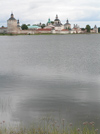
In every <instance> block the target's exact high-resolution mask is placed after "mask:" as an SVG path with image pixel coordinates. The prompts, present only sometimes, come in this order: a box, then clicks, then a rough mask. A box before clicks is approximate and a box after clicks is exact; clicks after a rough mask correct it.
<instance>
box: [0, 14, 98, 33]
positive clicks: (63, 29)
mask: <svg viewBox="0 0 100 134" xmlns="http://www.w3.org/2000/svg"><path fill="white" fill-rule="evenodd" d="M85 32H86V30H81V28H80V27H79V26H78V25H77V24H76V25H75V24H74V27H73V28H72V29H71V24H70V23H69V20H68V19H67V21H66V23H65V24H64V25H63V24H62V23H61V21H60V19H59V18H58V15H56V17H55V19H54V23H51V20H50V18H49V19H48V22H47V25H46V26H45V27H44V28H41V24H40V25H39V26H38V25H33V26H28V29H27V30H22V29H21V27H20V23H19V20H16V19H15V18H14V15H13V13H11V16H10V18H9V19H8V20H7V27H1V28H0V33H11V34H34V33H54V34H56V33H57V34H68V33H85ZM90 32H91V33H98V28H97V26H96V25H95V26H94V28H93V29H92V30H91V31H90Z"/></svg>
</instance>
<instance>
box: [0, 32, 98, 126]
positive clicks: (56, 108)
mask: <svg viewBox="0 0 100 134" xmlns="http://www.w3.org/2000/svg"><path fill="white" fill-rule="evenodd" d="M46 115H52V116H54V117H55V118H56V119H57V118H65V119H66V120H67V121H68V122H73V123H74V122H82V121H94V122H95V123H96V125H98V124H99V123H100V35H99V34H91V35H80V34H79V35H38V36H35V35H34V36H28V35H27V36H0V121H3V120H5V121H6V122H20V121H21V122H24V123H25V122H31V121H32V120H34V119H38V118H40V117H44V116H46Z"/></svg>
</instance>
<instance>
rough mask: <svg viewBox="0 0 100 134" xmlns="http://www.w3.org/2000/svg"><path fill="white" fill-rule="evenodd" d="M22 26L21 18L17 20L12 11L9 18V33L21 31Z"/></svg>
mask: <svg viewBox="0 0 100 134" xmlns="http://www.w3.org/2000/svg"><path fill="white" fill-rule="evenodd" d="M19 31H20V26H19V20H18V21H17V20H16V19H15V18H14V15H13V13H11V17H10V18H9V19H8V20H7V33H13V34H16V33H19Z"/></svg>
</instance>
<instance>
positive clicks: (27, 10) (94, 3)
mask: <svg viewBox="0 0 100 134" xmlns="http://www.w3.org/2000/svg"><path fill="white" fill-rule="evenodd" d="M11 12H13V13H14V17H15V18H16V19H19V20H20V24H24V23H25V24H31V25H32V24H37V23H40V22H42V23H47V21H48V18H50V19H51V20H52V21H53V20H54V19H55V16H56V14H58V17H59V19H60V20H61V22H62V23H63V24H64V23H65V22H66V19H67V18H68V19H69V22H70V23H71V24H72V25H73V24H74V23H78V25H79V26H80V27H85V26H86V24H90V25H91V27H92V26H94V25H95V24H96V25H97V26H98V27H100V0H0V26H2V25H4V26H6V25H7V19H9V17H10V14H11Z"/></svg>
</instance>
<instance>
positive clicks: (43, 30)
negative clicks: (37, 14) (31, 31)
mask: <svg viewBox="0 0 100 134" xmlns="http://www.w3.org/2000/svg"><path fill="white" fill-rule="evenodd" d="M36 31H51V29H48V28H47V29H42V28H41V29H36Z"/></svg>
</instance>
